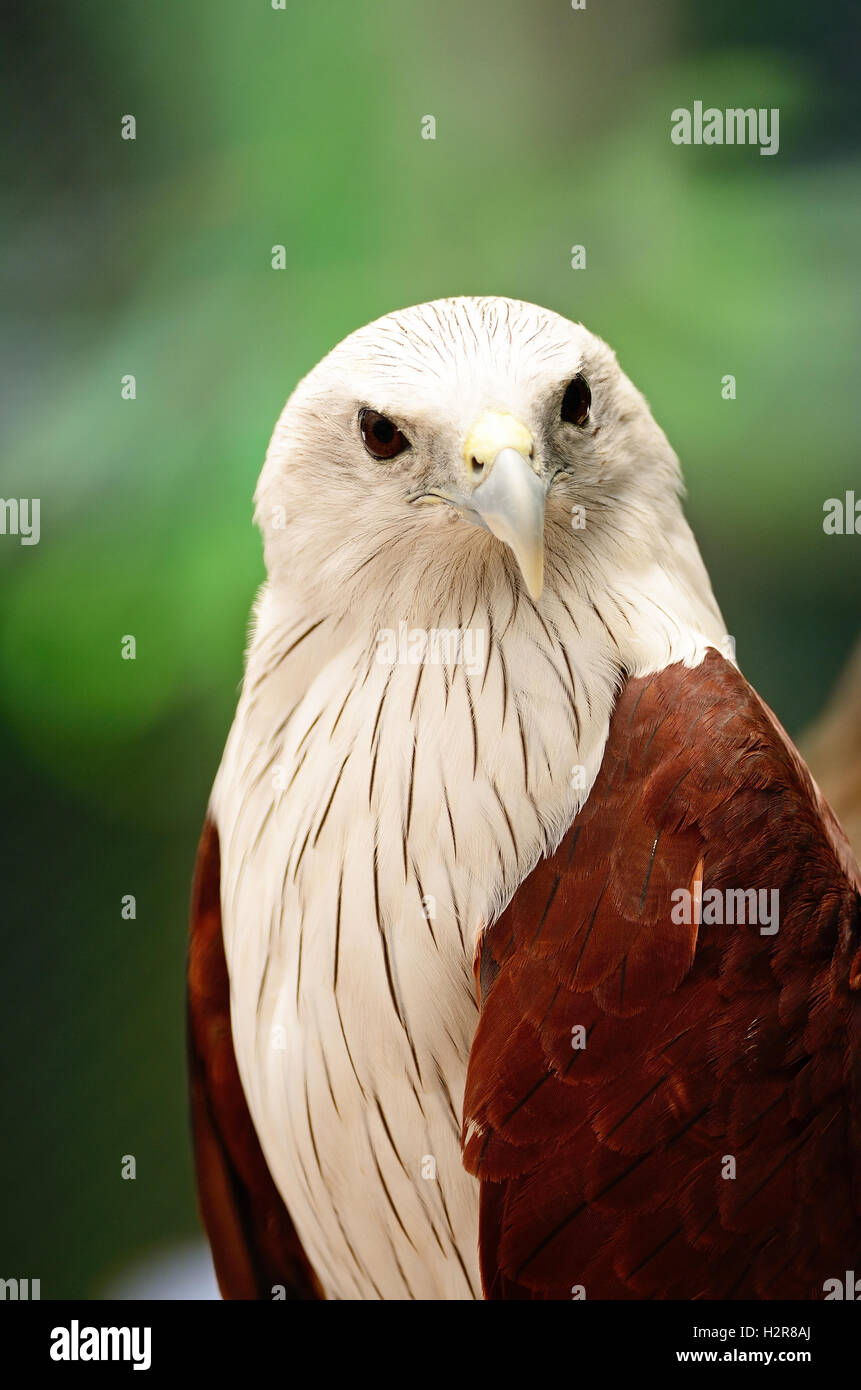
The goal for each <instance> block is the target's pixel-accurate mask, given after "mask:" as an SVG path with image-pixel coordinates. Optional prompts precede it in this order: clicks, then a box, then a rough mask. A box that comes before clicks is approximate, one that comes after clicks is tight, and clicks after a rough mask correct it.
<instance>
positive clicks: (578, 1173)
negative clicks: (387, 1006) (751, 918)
mask: <svg viewBox="0 0 861 1390" xmlns="http://www.w3.org/2000/svg"><path fill="white" fill-rule="evenodd" d="M857 874H858V870H857V866H856V865H854V861H853V860H852V858H851V854H850V853H849V851H848V847H847V845H846V842H845V840H844V838H843V837H842V835H841V832H840V831H839V829H838V828H837V825H836V822H835V821H834V820H833V817H832V816H831V815H830V812H828V811H827V808H825V807H824V803H822V801H821V799H820V798H819V795H818V793H817V791H816V788H815V786H814V784H813V783H812V781H811V779H810V777H809V774H808V773H807V771H806V769H805V767H804V764H803V763H802V762H801V760H800V758H799V757H798V755H797V753H796V752H795V750H794V748H793V747H792V745H791V743H790V742H789V740H788V738H787V737H786V735H785V734H784V733H783V731H782V729H781V728H780V726H779V725H778V724H777V721H776V720H775V719H774V717H773V715H771V713H770V711H768V710H767V709H766V707H765V706H764V705H763V704H762V703H761V702H760V701H759V699H758V698H757V696H756V695H755V694H754V692H753V691H752V690H751V689H750V687H749V686H748V685H747V683H746V682H745V681H744V679H743V678H742V677H741V676H740V675H739V674H738V672H737V671H736V669H735V668H734V667H733V666H731V665H730V664H729V663H728V662H725V661H724V660H723V659H722V658H721V657H719V656H717V654H712V653H709V655H708V656H707V658H706V660H705V661H704V663H703V664H702V666H700V667H699V668H697V669H695V670H688V669H686V668H684V667H682V666H674V667H670V668H668V669H667V670H666V671H664V672H662V673H660V674H658V675H655V676H650V677H645V678H643V679H639V680H632V681H630V682H629V683H628V685H627V686H626V688H625V689H624V690H623V692H622V694H621V696H620V699H619V701H618V705H617V708H616V711H615V713H614V716H613V719H612V723H611V728H610V734H609V740H608V743H607V748H606V752H605V756H604V760H603V764H602V767H601V771H600V774H599V777H598V780H597V782H596V784H595V787H594V789H593V791H592V793H591V795H590V796H589V799H588V801H587V803H586V805H585V807H584V809H583V810H582V812H581V813H580V815H579V816H578V817H577V818H576V820H575V821H574V823H573V825H572V826H571V829H570V830H569V832H568V833H567V834H566V836H565V838H564V839H563V841H562V843H561V845H560V846H559V849H558V850H557V852H556V853H555V854H554V855H553V857H552V858H551V859H548V860H544V861H542V862H541V863H540V864H539V865H538V867H537V868H536V869H535V870H534V872H533V873H532V874H531V875H530V876H529V878H528V879H527V880H526V881H525V882H524V883H523V885H522V886H521V888H520V889H519V890H518V891H517V893H516V894H515V896H514V898H513V900H512V902H511V903H510V905H509V907H508V908H507V909H506V911H505V912H504V913H503V915H502V916H501V918H500V919H499V920H498V921H497V922H496V923H495V924H494V925H493V927H492V928H491V929H490V930H489V931H488V932H487V933H486V937H485V940H484V942H483V945H482V950H481V956H480V959H479V962H478V973H479V981H480V990H481V994H482V1009H481V1018H480V1022H479V1026H478V1029H477V1032H476V1037H475V1040H474V1044H473V1048H472V1052H471V1056H470V1062H469V1070H468V1076H467V1085H466V1096H465V1102H464V1117H465V1118H464V1161H465V1163H466V1165H467V1167H468V1169H469V1170H470V1171H471V1172H472V1173H474V1174H476V1175H477V1176H478V1178H479V1179H480V1180H481V1199H480V1200H481V1216H480V1244H481V1264H482V1277H483V1280H484V1284H485V1292H486V1294H487V1296H488V1297H489V1298H566V1299H570V1298H571V1297H572V1296H583V1292H581V1290H582V1291H584V1292H585V1296H586V1297H587V1298H680V1299H693V1298H811V1297H812V1298H822V1297H823V1284H824V1282H825V1280H827V1279H830V1278H837V1279H841V1280H842V1279H843V1277H844V1273H845V1271H846V1270H849V1269H853V1268H857V1261H858V1256H859V1250H861V1045H859V1044H861V949H859V947H861V908H859V893H858V877H857ZM698 880H699V881H700V882H701V884H702V891H703V894H704V898H703V909H702V921H701V922H700V923H697V920H696V917H697V912H696V907H695V903H696V897H695V892H696V884H697V881H698ZM678 889H688V890H689V891H690V892H691V894H692V897H691V903H692V908H693V910H692V912H691V914H690V915H691V917H692V919H693V920H692V921H691V922H690V923H688V924H686V923H684V922H678V921H677V922H674V921H673V920H672V912H673V909H674V908H675V911H676V916H677V918H678V917H680V916H682V915H683V912H684V900H683V899H682V898H681V897H680V896H677V897H676V898H673V896H672V895H673V893H674V890H678ZM710 889H718V890H720V893H721V895H722V900H723V902H724V903H728V901H729V900H728V899H726V898H725V897H723V895H724V894H725V892H726V890H728V889H756V890H760V889H764V890H766V891H767V892H770V891H771V890H773V889H776V890H777V891H778V893H779V930H778V931H777V933H776V934H773V935H769V934H762V932H761V930H760V925H762V924H760V925H750V924H748V925H726V924H724V925H720V924H717V923H714V922H710V921H709V916H712V917H714V916H716V915H717V912H716V907H715V905H714V900H713V899H711V897H710V894H709V890H710ZM770 901H771V900H770V899H766V900H765V904H766V906H767V907H768V906H769V905H770ZM733 909H734V915H735V912H736V904H735V901H734V902H733ZM722 915H723V916H726V915H728V914H727V912H726V911H725V910H723V908H722ZM579 1030H582V1032H581V1031H579ZM584 1039H585V1045H580V1044H582V1043H583V1041H584Z"/></svg>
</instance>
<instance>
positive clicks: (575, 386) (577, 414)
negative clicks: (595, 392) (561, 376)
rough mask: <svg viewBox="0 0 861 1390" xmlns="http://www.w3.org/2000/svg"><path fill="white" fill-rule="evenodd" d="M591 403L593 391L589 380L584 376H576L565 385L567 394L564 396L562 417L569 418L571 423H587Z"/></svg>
mask: <svg viewBox="0 0 861 1390" xmlns="http://www.w3.org/2000/svg"><path fill="white" fill-rule="evenodd" d="M591 404H592V392H591V391H590V390H589V383H588V381H586V380H585V378H584V377H582V376H575V377H574V379H573V380H572V381H569V383H568V385H567V386H566V387H565V395H564V396H563V397H562V411H561V414H562V419H563V420H567V421H568V423H569V425H585V423H586V420H587V419H588V416H589V407H590V406H591Z"/></svg>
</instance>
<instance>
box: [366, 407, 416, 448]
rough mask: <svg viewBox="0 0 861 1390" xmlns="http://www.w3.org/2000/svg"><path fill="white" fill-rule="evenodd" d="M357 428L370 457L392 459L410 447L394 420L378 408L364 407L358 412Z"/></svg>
mask: <svg viewBox="0 0 861 1390" xmlns="http://www.w3.org/2000/svg"><path fill="white" fill-rule="evenodd" d="M359 429H360V431H361V434H362V443H363V444H364V446H365V448H366V449H367V451H368V453H369V454H370V455H371V457H372V458H375V459H393V458H394V457H395V455H396V454H401V453H403V451H404V449H408V448H409V447H410V441H409V440H408V439H407V437H406V435H405V434H402V433H401V431H400V430H399V429H398V427H397V425H396V424H395V423H394V421H392V420H390V419H388V417H387V416H386V415H381V414H380V413H379V411H378V410H370V409H365V410H361V411H360V412H359Z"/></svg>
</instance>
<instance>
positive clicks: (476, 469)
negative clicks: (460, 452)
mask: <svg viewBox="0 0 861 1390" xmlns="http://www.w3.org/2000/svg"><path fill="white" fill-rule="evenodd" d="M470 463H471V465H472V471H473V473H474V474H475V476H476V478H479V477H481V474H482V473H483V472H484V464H483V463H479V461H478V459H477V458H476V457H475V454H473V456H472V458H471V459H470Z"/></svg>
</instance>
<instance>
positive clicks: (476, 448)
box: [463, 410, 534, 465]
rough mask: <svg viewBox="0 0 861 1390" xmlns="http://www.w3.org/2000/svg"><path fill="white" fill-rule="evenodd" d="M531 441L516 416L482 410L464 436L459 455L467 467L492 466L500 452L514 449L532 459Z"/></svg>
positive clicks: (528, 433) (532, 444)
mask: <svg viewBox="0 0 861 1390" xmlns="http://www.w3.org/2000/svg"><path fill="white" fill-rule="evenodd" d="M533 446H534V441H533V439H532V435H531V433H530V431H529V430H528V429H527V428H526V426H525V425H524V424H523V422H522V420H518V418H517V416H516V415H509V414H507V413H506V412H505V411H499V410H486V411H485V412H484V414H483V415H480V416H479V418H478V419H477V420H476V422H475V424H474V425H473V427H472V429H471V430H470V431H469V434H468V435H467V436H466V443H465V444H464V446H463V456H464V458H465V459H466V462H467V465H469V464H470V463H471V462H472V460H473V459H476V461H477V462H478V463H483V464H485V465H489V464H491V463H493V460H494V459H495V458H496V455H497V454H498V453H499V451H500V450H501V449H516V450H517V452H518V453H519V454H522V455H523V457H524V458H525V459H529V458H531V457H532V453H533Z"/></svg>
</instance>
